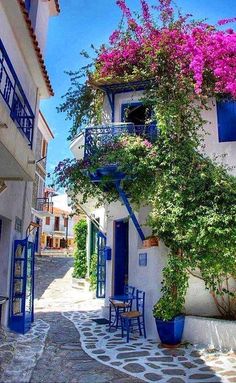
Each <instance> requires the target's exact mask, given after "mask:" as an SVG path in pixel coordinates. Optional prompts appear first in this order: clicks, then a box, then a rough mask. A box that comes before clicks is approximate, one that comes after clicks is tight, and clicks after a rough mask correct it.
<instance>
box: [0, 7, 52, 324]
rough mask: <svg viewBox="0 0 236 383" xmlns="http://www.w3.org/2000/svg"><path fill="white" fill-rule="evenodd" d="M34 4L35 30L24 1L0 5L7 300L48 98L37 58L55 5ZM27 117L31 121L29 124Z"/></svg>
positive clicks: (0, 282)
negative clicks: (44, 102) (19, 113)
mask: <svg viewBox="0 0 236 383" xmlns="http://www.w3.org/2000/svg"><path fill="white" fill-rule="evenodd" d="M32 3H34V5H35V6H36V8H35V9H36V11H37V12H36V13H38V12H39V11H40V12H41V8H44V9H45V16H44V19H42V17H38V18H37V20H36V24H35V25H34V26H33V25H32V24H30V15H29V13H27V12H26V8H25V5H24V3H23V2H22V1H20V0H11V1H9V0H0V25H1V29H0V42H1V45H0V56H1V59H2V57H3V58H4V60H3V64H1V65H2V67H1V68H0V69H3V73H4V74H3V77H2V78H1V80H0V181H1V184H3V183H4V184H5V185H6V188H5V189H4V191H2V192H1V193H0V227H1V230H0V262H1V265H3V267H1V268H0V295H3V296H6V297H9V294H10V274H11V257H12V252H13V243H14V240H15V239H23V238H25V237H26V230H27V228H28V226H29V225H30V222H31V220H32V218H33V217H32V215H31V207H32V192H33V181H34V179H35V170H36V161H37V160H39V158H38V156H37V136H38V134H37V129H38V126H40V124H41V123H40V118H39V102H40V99H42V98H48V97H50V96H51V95H52V89H51V86H50V83H49V79H48V77H47V73H46V69H45V67H44V63H43V58H42V57H41V52H42V51H43V48H44V45H45V42H46V35H47V33H46V32H47V31H46V29H45V25H46V23H48V20H49V16H51V15H56V14H57V12H56V5H55V0H49V1H47V2H45V1H44V0H33V1H32ZM46 8H47V9H48V11H46ZM53 9H54V11H53ZM38 15H39V13H38ZM42 31H43V35H44V36H43V37H42ZM38 46H39V48H38ZM8 79H9V80H10V81H11V82H12V84H13V85H14V84H16V87H15V89H16V90H15V91H13V89H12V88H11V87H9V94H10V96H9V98H8V97H7V94H6V93H5V91H4V88H5V85H6V84H7V81H8ZM14 92H15V93H14ZM14 97H16V100H17V102H18V103H19V102H20V103H21V104H22V105H23V107H24V108H25V110H26V111H27V112H26V113H27V114H26V120H28V121H29V123H31V124H32V121H33V134H32V137H30V141H31V145H30V141H29V139H28V138H27V130H26V129H25V127H24V129H25V130H24V129H23V128H22V126H21V125H19V124H21V123H22V119H21V120H20V119H19V120H17V118H18V117H17V114H16V113H17V112H16V109H14V108H15V106H14V102H13V100H14ZM17 105H19V104H17ZM29 108H30V109H31V112H32V114H30V113H31V112H30V113H29V110H30V109H29ZM21 111H22V109H21ZM13 113H14V114H13ZM31 115H33V116H34V120H33V119H29V118H28V117H29V116H30V118H31ZM15 116H16V117H15ZM24 116H25V115H24ZM19 126H21V128H22V129H20V128H19ZM39 129H40V127H39ZM7 319H8V305H5V306H4V307H3V313H2V318H1V322H2V324H4V325H7Z"/></svg>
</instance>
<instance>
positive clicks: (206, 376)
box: [189, 374, 215, 380]
mask: <svg viewBox="0 0 236 383" xmlns="http://www.w3.org/2000/svg"><path fill="white" fill-rule="evenodd" d="M214 377H215V375H212V374H193V375H190V377H189V379H200V380H205V379H212V378H214Z"/></svg>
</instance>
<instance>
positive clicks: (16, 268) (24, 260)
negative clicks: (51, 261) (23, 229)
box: [9, 238, 35, 334]
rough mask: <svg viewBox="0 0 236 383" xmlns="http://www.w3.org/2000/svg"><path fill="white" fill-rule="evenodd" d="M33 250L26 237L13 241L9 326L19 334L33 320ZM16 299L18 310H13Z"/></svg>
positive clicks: (23, 332) (25, 329) (33, 246)
mask: <svg viewBox="0 0 236 383" xmlns="http://www.w3.org/2000/svg"><path fill="white" fill-rule="evenodd" d="M34 250H35V244H34V243H33V242H30V241H29V240H28V238H25V239H23V240H15V241H14V247H13V251H14V252H13V259H12V272H11V287H10V305H9V327H10V329H11V330H13V331H15V332H18V333H21V334H25V333H26V332H27V331H29V329H30V327H31V322H33V320H34V312H33V311H34V302H33V300H34ZM19 251H20V254H19ZM21 281H22V283H21ZM17 284H18V286H17ZM17 300H18V303H19V311H18V312H15V311H14V308H15V306H14V305H15V304H16V302H17ZM27 300H28V306H27Z"/></svg>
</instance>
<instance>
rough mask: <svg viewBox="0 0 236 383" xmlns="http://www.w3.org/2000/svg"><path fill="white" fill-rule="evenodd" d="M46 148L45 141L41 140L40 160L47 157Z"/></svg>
mask: <svg viewBox="0 0 236 383" xmlns="http://www.w3.org/2000/svg"><path fill="white" fill-rule="evenodd" d="M47 147H48V144H47V141H46V140H44V139H43V140H42V150H41V155H42V158H43V157H46V155H47Z"/></svg>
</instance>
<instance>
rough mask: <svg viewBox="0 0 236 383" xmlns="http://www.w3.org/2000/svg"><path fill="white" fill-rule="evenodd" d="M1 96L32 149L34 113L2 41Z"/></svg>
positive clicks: (0, 63)
mask: <svg viewBox="0 0 236 383" xmlns="http://www.w3.org/2000/svg"><path fill="white" fill-rule="evenodd" d="M0 95H1V96H2V98H3V99H4V101H5V103H6V104H7V106H8V108H9V111H10V116H11V118H12V120H13V121H14V123H15V124H16V126H17V128H18V129H19V130H20V132H21V133H22V134H23V136H24V137H25V138H26V140H27V142H28V144H29V146H30V147H31V148H32V142H33V131H34V113H33V111H32V109H31V107H30V105H29V102H28V100H27V98H26V96H25V93H24V91H23V89H22V86H21V84H20V82H19V80H18V77H17V75H16V72H15V70H14V68H13V66H12V63H11V61H10V59H9V57H8V54H7V52H6V50H5V48H4V45H3V43H2V40H0Z"/></svg>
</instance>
